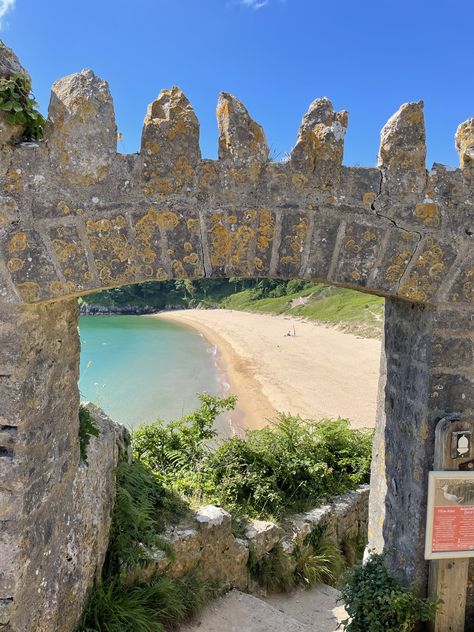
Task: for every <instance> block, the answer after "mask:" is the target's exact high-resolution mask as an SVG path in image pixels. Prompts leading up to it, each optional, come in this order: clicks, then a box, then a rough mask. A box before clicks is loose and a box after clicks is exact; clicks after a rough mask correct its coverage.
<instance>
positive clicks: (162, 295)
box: [82, 278, 383, 337]
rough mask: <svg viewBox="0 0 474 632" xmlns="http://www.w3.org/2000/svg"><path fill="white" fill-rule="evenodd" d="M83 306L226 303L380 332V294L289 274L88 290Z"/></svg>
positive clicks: (373, 334) (361, 331)
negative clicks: (286, 278)
mask: <svg viewBox="0 0 474 632" xmlns="http://www.w3.org/2000/svg"><path fill="white" fill-rule="evenodd" d="M82 302H83V303H84V304H86V305H91V306H92V305H100V306H102V307H112V306H113V307H125V306H128V307H130V306H144V305H147V306H151V307H153V308H155V309H156V310H160V309H175V308H181V309H186V308H188V307H199V308H216V307H217V308H226V309H237V310H245V311H251V312H263V313H270V314H290V315H291V316H298V317H302V318H307V319H310V320H316V321H319V322H323V323H327V324H328V325H332V326H337V327H339V328H342V329H344V330H348V331H351V332H354V333H358V334H360V335H362V336H368V337H379V336H380V334H381V331H382V324H383V299H381V298H379V297H376V296H371V295H370V294H362V293H360V292H354V291H352V290H346V289H344V288H336V287H328V286H326V285H322V284H314V283H311V282H309V281H301V280H297V279H294V280H292V281H285V280H282V279H239V278H230V279H216V280H212V279H199V280H194V281H191V280H177V281H166V282H163V283H155V282H150V283H140V284H137V285H128V286H124V287H120V288H116V289H114V290H107V291H105V292H99V293H95V294H89V295H88V296H86V297H84V298H83V299H82Z"/></svg>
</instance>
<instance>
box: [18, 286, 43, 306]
mask: <svg viewBox="0 0 474 632" xmlns="http://www.w3.org/2000/svg"><path fill="white" fill-rule="evenodd" d="M16 289H17V292H18V294H19V295H20V296H21V298H22V299H23V300H24V301H25V302H26V303H31V302H33V301H36V300H37V299H38V298H39V295H40V288H39V285H38V284H37V283H36V282H35V281H25V282H24V283H17V284H16Z"/></svg>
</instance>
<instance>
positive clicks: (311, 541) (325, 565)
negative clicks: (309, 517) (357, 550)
mask: <svg viewBox="0 0 474 632" xmlns="http://www.w3.org/2000/svg"><path fill="white" fill-rule="evenodd" d="M295 558H296V570H295V574H296V577H297V580H298V582H299V583H301V584H304V585H307V586H314V585H315V584H329V585H330V586H336V585H337V584H338V582H339V579H340V577H341V575H342V574H343V572H344V571H345V569H346V560H345V558H344V556H343V554H342V551H341V549H340V548H339V546H338V545H337V543H336V542H335V541H334V540H332V539H331V538H329V537H328V534H327V529H326V526H325V525H324V524H320V525H316V526H315V527H313V529H312V530H311V532H310V533H309V534H308V535H307V536H306V538H305V539H304V542H303V545H302V546H301V547H297V549H296V551H295Z"/></svg>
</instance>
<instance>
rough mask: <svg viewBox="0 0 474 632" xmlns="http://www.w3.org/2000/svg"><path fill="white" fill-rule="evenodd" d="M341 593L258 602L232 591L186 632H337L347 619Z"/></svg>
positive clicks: (322, 589)
mask: <svg viewBox="0 0 474 632" xmlns="http://www.w3.org/2000/svg"><path fill="white" fill-rule="evenodd" d="M339 597H340V595H339V593H338V592H337V590H334V588H331V587H329V586H325V585H321V586H317V587H315V588H312V589H311V590H298V591H296V592H294V593H291V594H278V595H271V596H268V597H265V598H262V599H260V598H257V597H254V596H252V595H247V594H245V593H242V592H239V591H238V590H232V591H230V592H229V593H227V595H225V596H224V597H222V598H221V599H219V600H218V601H216V602H214V603H212V604H211V605H210V606H209V607H208V608H207V609H206V610H205V611H204V612H203V613H202V614H201V616H200V617H198V619H197V620H196V621H194V622H193V623H191V624H190V625H188V626H186V627H185V628H182V632H336V630H337V627H338V624H339V622H340V621H341V620H342V619H344V618H345V612H344V608H342V606H341V605H340V604H339V603H338V599H339Z"/></svg>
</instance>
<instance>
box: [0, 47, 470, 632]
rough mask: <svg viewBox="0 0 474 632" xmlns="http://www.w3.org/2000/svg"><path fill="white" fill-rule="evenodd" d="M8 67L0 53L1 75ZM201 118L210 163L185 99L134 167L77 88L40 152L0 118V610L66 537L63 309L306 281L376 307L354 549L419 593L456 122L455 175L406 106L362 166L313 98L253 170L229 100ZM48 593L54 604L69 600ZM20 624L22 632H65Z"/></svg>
mask: <svg viewBox="0 0 474 632" xmlns="http://www.w3.org/2000/svg"><path fill="white" fill-rule="evenodd" d="M18 68H21V66H20V64H19V62H18V60H17V59H16V57H15V55H14V54H13V53H12V52H11V51H9V50H8V49H7V48H5V47H1V48H0V76H8V75H9V73H11V72H12V71H13V70H18ZM217 118H218V127H219V159H218V160H216V161H214V160H204V159H202V158H201V154H200V149H199V123H198V121H197V118H196V116H195V114H194V111H193V109H192V107H191V105H190V103H189V101H188V100H187V99H186V97H185V96H184V95H183V93H182V92H181V91H180V90H179V89H178V88H172V89H171V90H163V91H162V92H161V93H160V95H159V96H158V98H157V99H156V101H154V102H153V103H152V104H151V105H150V107H149V108H148V112H147V115H146V118H145V123H144V127H143V134H142V146H141V150H140V153H138V154H134V155H120V154H117V153H116V124H115V117H114V108H113V103H112V98H111V95H110V92H109V89H108V86H107V83H106V82H105V81H104V80H102V79H100V78H98V77H96V76H95V75H94V73H93V72H92V71H90V70H85V71H82V72H80V73H78V74H75V75H71V76H69V77H65V78H64V79H60V80H58V81H57V82H56V83H55V84H54V85H53V88H52V95H51V102H50V107H49V116H48V124H47V129H46V136H45V140H44V141H41V142H35V143H22V144H19V145H14V146H13V145H10V144H8V141H9V140H14V139H16V138H18V136H19V133H21V129H20V130H18V129H13V128H11V127H9V126H8V125H6V123H5V119H4V118H2V115H0V145H1V147H0V187H1V189H2V191H1V192H0V322H1V326H0V336H1V338H2V346H1V349H2V356H1V360H0V363H1V365H0V369H1V370H0V391H1V394H2V397H1V399H0V420H1V424H2V429H1V431H0V433H1V438H2V445H1V446H0V467H1V469H2V477H3V479H4V481H5V484H4V487H3V490H2V495H3V500H2V509H1V511H2V513H1V516H2V518H1V528H2V534H6V535H5V536H4V537H3V540H2V544H1V550H0V553H1V557H0V559H1V564H2V570H1V574H0V605H2V604H3V605H4V606H5V608H6V609H7V610H8V612H16V613H18V612H20V610H21V607H22V604H24V603H26V602H25V601H24V600H23V599H22V598H21V595H23V594H26V592H27V591H28V590H29V588H28V581H29V580H30V577H29V575H28V574H22V573H20V572H18V570H17V569H18V568H20V567H19V566H18V563H17V561H16V558H15V557H14V556H15V555H17V553H16V552H20V551H21V555H22V556H23V557H22V558H21V559H23V560H24V563H25V564H26V565H27V566H25V568H34V564H37V563H39V562H38V560H39V559H43V558H44V556H45V555H46V554H47V551H49V548H48V544H47V542H46V540H45V537H46V536H45V535H44V534H46V535H47V534H50V533H51V529H53V530H56V531H55V532H57V533H58V534H59V533H61V534H63V535H64V537H65V538H72V539H74V537H75V532H76V529H77V526H76V525H75V524H74V522H70V521H69V522H68V521H64V520H63V517H62V516H63V514H62V513H61V511H60V510H59V509H58V508H59V507H61V506H62V503H63V502H66V504H67V502H69V500H68V494H69V490H70V484H72V483H71V481H72V479H73V473H72V470H71V467H72V466H71V462H75V461H76V457H77V437H76V435H75V433H76V426H75V424H76V420H77V409H78V394H77V384H76V382H77V366H78V358H79V346H78V338H77V332H76V329H75V324H76V321H77V310H76V308H75V306H74V304H73V301H72V299H73V298H74V297H77V296H80V295H82V294H87V293H88V292H91V291H96V290H100V289H103V288H110V287H118V286H121V285H123V284H126V283H136V282H141V281H147V280H165V279H176V278H191V279H193V278H201V277H208V278H218V277H223V276H242V277H250V278H252V277H253V278H255V277H266V278H269V277H282V278H300V279H312V280H314V281H321V282H324V283H329V284H333V285H340V286H344V287H349V288H353V289H356V290H362V291H364V292H370V293H373V294H378V295H381V296H385V297H386V320H385V342H384V356H383V361H382V367H381V382H380V401H379V415H378V420H377V438H376V441H375V445H374V464H373V475H372V484H371V520H370V523H371V524H370V534H371V543H372V545H373V546H374V547H376V548H377V549H378V550H380V549H382V548H384V547H387V545H389V546H390V547H393V548H392V549H391V551H392V552H391V556H392V563H393V567H394V569H395V570H396V571H397V572H398V573H399V574H400V575H401V576H402V577H403V579H404V580H405V581H407V582H415V583H416V584H417V586H418V588H419V590H420V592H424V591H425V590H426V571H427V565H426V563H425V562H424V560H423V547H422V543H423V537H424V518H425V516H424V508H425V503H426V489H427V473H428V471H429V470H430V469H431V468H432V463H433V446H434V428H435V426H436V423H437V422H438V420H439V419H440V418H442V417H444V416H446V415H447V414H450V413H453V412H456V413H459V414H460V415H461V417H463V418H466V419H472V418H473V417H474V367H473V354H474V318H473V305H474V248H473V240H474V199H473V192H474V119H469V120H468V121H466V122H465V123H463V124H461V125H460V126H459V128H458V130H457V132H456V147H457V149H458V152H459V156H460V168H459V169H451V168H448V167H445V166H443V165H437V164H435V165H434V166H433V168H432V170H431V171H427V170H426V166H425V157H426V147H425V128H424V120H423V103H421V102H419V103H408V104H405V105H403V106H402V107H401V108H400V109H399V110H398V112H396V113H395V114H394V115H393V117H392V118H391V119H390V120H389V121H388V122H387V124H386V125H385V127H384V128H383V130H382V134H381V143H380V151H379V158H378V164H377V166H376V167H374V168H360V167H346V166H344V165H342V158H343V148H344V135H345V131H346V128H347V125H348V115H347V113H346V112H335V111H334V109H333V107H332V105H331V103H330V101H329V100H328V99H326V98H323V99H317V100H316V101H314V102H313V103H312V104H311V105H310V108H309V110H308V112H307V114H306V115H305V116H304V118H303V121H302V124H301V127H300V130H299V133H298V136H297V141H296V145H295V148H294V149H293V151H292V153H291V156H290V158H289V160H288V161H287V162H280V163H272V162H270V161H269V158H268V156H269V152H268V145H267V142H266V139H265V134H264V131H263V129H262V128H261V126H260V125H258V124H257V123H256V122H255V121H253V120H252V119H251V117H250V115H249V114H248V112H247V110H246V108H245V107H244V105H243V104H242V103H240V102H239V101H238V100H237V99H236V98H235V97H233V96H231V95H229V94H227V93H222V94H221V96H220V97H219V103H218V110H217ZM20 429H21V430H20ZM68 481H69V482H68ZM64 499H66V500H64ZM66 513H67V512H66ZM64 515H66V514H64ZM24 533H26V534H28V537H27V538H26V539H25V537H24V536H23V535H22V534H24ZM58 537H59V536H58ZM18 555H20V553H18ZM80 565H81V563H80V562H78V563H77V565H76V569H77V572H79V571H80ZM48 568H49V571H48V573H49V575H48V576H49V577H50V579H51V581H53V582H54V581H58V580H57V578H56V577H55V573H56V571H55V567H54V565H51V566H49V567H48ZM56 574H57V573H56ZM59 577H60V581H59V584H58V587H57V600H56V601H55V602H54V603H55V604H63V601H62V600H64V599H65V598H66V595H67V594H68V593H67V590H66V588H65V585H66V584H64V583H63V582H62V580H61V577H62V576H61V575H59ZM35 586H36V584H35ZM25 591H26V592H25ZM33 603H35V604H37V603H38V608H39V609H40V610H41V607H44V603H46V602H42V603H43V606H41V605H39V602H37V601H34V602H33ZM55 607H58V605H56V606H55ZM53 609H54V608H53ZM15 616H16V615H15ZM38 616H43V621H44V623H42V624H41V626H37V627H36V630H38V631H40V632H43V631H44V632H46V631H48V632H49V631H51V632H52V631H53V630H54V631H55V632H62V631H63V630H64V632H68V630H69V629H68V627H67V625H64V626H63V627H58V626H56V627H54V625H53V624H52V623H48V622H47V619H46V618H44V617H46V615H38ZM7 620H9V621H10V623H9V626H10V627H9V628H8V629H11V630H15V631H20V630H21V631H22V632H23V630H26V628H25V627H24V626H23V627H22V625H23V624H21V625H20V624H19V623H18V620H17V619H15V618H14V617H13V618H11V619H8V617H7V615H5V616H4V618H3V621H4V622H6V621H7ZM48 626H49V627H48Z"/></svg>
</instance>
